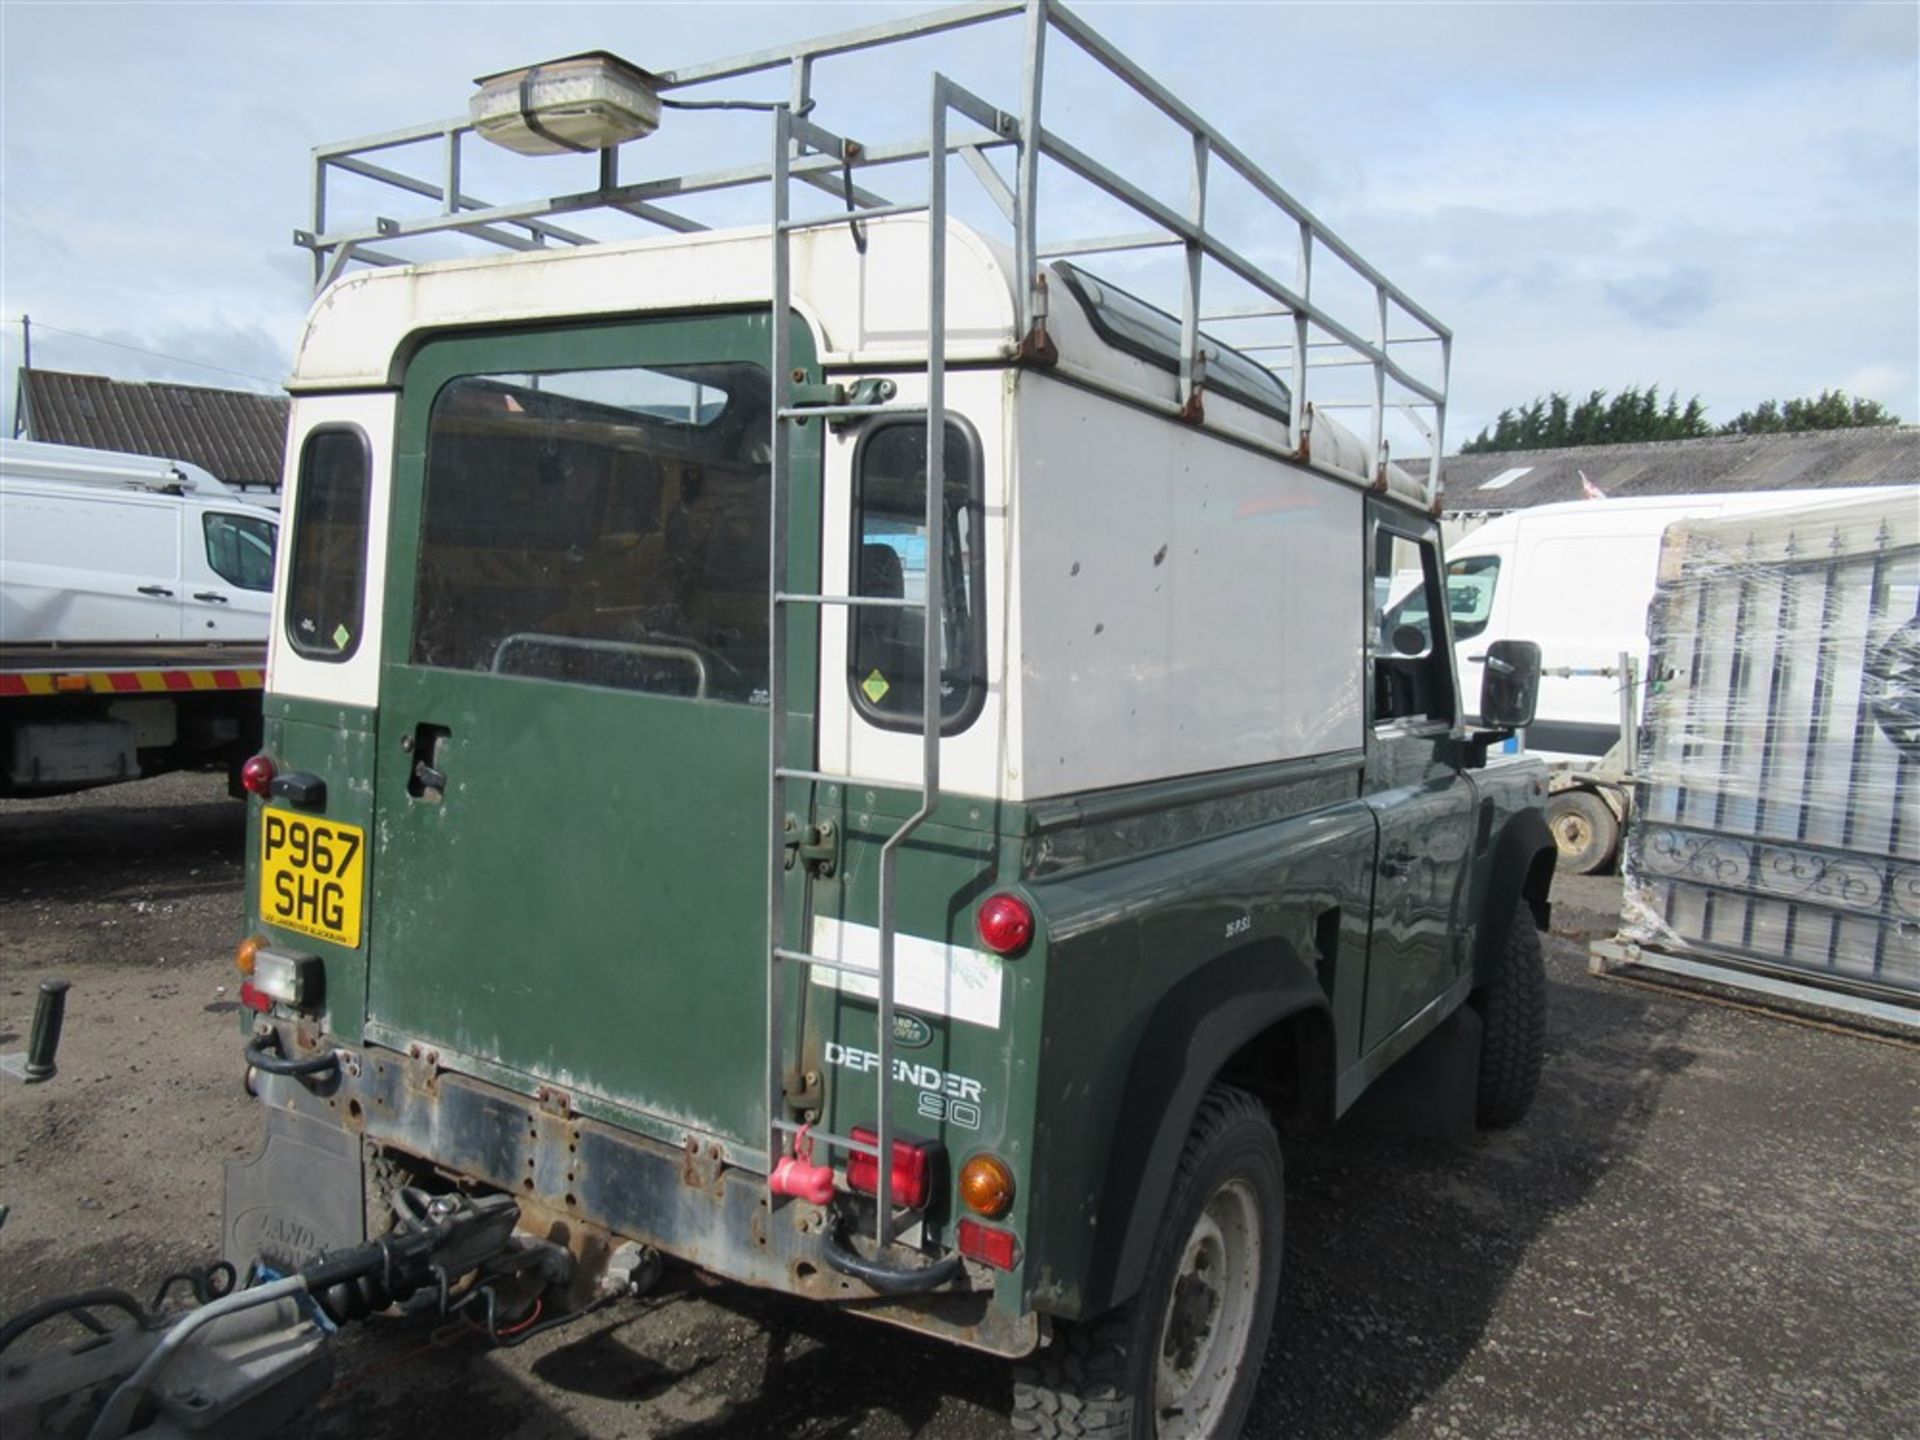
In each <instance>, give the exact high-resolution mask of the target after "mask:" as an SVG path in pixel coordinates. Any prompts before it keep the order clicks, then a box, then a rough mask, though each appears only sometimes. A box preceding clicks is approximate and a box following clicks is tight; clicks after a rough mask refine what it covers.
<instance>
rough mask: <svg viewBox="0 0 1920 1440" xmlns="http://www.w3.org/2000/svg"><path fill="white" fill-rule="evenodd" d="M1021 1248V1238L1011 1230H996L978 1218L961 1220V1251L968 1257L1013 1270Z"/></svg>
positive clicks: (996, 1267) (998, 1268) (998, 1267)
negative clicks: (983, 1223)
mask: <svg viewBox="0 0 1920 1440" xmlns="http://www.w3.org/2000/svg"><path fill="white" fill-rule="evenodd" d="M1019 1249H1020V1241H1019V1238H1018V1237H1017V1236H1015V1235H1014V1233H1013V1232H1012V1231H1011V1230H996V1229H994V1228H993V1226H991V1225H982V1224H981V1223H980V1222H979V1221H978V1220H962V1221H961V1222H960V1253H961V1254H962V1255H965V1256H966V1257H967V1258H968V1259H971V1260H978V1261H979V1262H980V1263H981V1264H982V1265H991V1266H993V1268H994V1269H996V1270H1011V1269H1013V1266H1014V1262H1015V1261H1016V1260H1017V1259H1019Z"/></svg>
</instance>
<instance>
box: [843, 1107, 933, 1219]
mask: <svg viewBox="0 0 1920 1440" xmlns="http://www.w3.org/2000/svg"><path fill="white" fill-rule="evenodd" d="M853 1138H854V1139H856V1140H858V1141H860V1142H862V1143H863V1144H867V1145H878V1144H879V1143H880V1136H879V1135H878V1134H877V1133H875V1132H874V1131H873V1130H870V1129H868V1128H867V1127H866V1126H864V1125H856V1126H854V1127H853ZM936 1148H938V1147H937V1144H936V1143H934V1142H928V1141H915V1140H896V1141H894V1142H893V1203H894V1204H896V1205H904V1206H905V1207H906V1208H907V1209H909V1210H924V1209H926V1208H927V1195H928V1193H929V1192H930V1191H931V1190H932V1188H933V1187H932V1185H931V1183H930V1181H931V1179H932V1173H933V1152H934V1150H935V1149H936ZM847 1185H848V1187H849V1188H850V1189H854V1190H858V1191H859V1192H860V1193H861V1194H862V1195H872V1194H875V1193H876V1192H877V1191H878V1190H879V1188H880V1157H879V1156H878V1155H866V1154H862V1153H861V1152H860V1151H858V1150H856V1151H854V1152H853V1153H852V1154H851V1155H850V1156H848V1157H847Z"/></svg>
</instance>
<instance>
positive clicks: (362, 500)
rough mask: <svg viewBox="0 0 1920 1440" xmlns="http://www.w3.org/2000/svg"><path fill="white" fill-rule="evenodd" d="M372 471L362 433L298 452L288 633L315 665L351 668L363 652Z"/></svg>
mask: <svg viewBox="0 0 1920 1440" xmlns="http://www.w3.org/2000/svg"><path fill="white" fill-rule="evenodd" d="M371 470H372V456H371V455H370V453H369V452H368V449H367V437H366V436H364V435H362V434H361V433H360V432H359V431H358V430H349V429H326V430H315V431H314V432H313V433H312V434H310V435H308V436H307V438H306V442H305V444H304V445H302V446H301V449H300V474H299V478H298V484H299V490H298V493H297V494H296V496H295V499H294V508H293V521H292V524H293V534H292V538H291V539H290V541H289V542H288V543H290V544H291V545H292V546H293V555H292V559H291V562H290V563H289V566H288V569H287V603H286V614H287V621H286V624H287V631H286V633H287V641H288V643H289V644H291V645H292V646H293V648H294V649H295V650H296V651H298V652H299V653H300V654H302V655H305V656H306V657H308V658H309V659H312V660H331V661H340V660H345V659H346V658H347V657H348V656H350V655H352V654H353V653H354V651H356V650H358V649H359V648H360V618H361V615H362V613H363V612H362V606H363V591H364V588H365V581H366V568H367V491H368V487H369V485H370V483H371V475H370V472H371Z"/></svg>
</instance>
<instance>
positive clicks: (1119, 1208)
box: [1079, 941, 1335, 1317]
mask: <svg viewBox="0 0 1920 1440" xmlns="http://www.w3.org/2000/svg"><path fill="white" fill-rule="evenodd" d="M1334 1060H1335V1051H1334V1045H1333V1023H1332V1018H1331V1015H1330V1014H1329V1011H1328V1006H1327V998H1326V996H1325V994H1324V993H1323V992H1322V991H1321V989H1320V985H1319V982H1318V981H1317V980H1316V979H1315V978H1314V976H1313V973H1312V972H1311V970H1310V969H1309V968H1308V967H1307V965H1306V964H1305V963H1304V962H1303V961H1302V960H1300V958H1299V957H1298V956H1297V955H1296V954H1295V953H1294V950H1293V948H1292V947H1291V946H1290V945H1287V944H1284V943H1282V942H1277V941H1276V942H1267V943H1259V944H1254V945H1247V946H1243V947H1241V948H1239V949H1237V950H1233V951H1229V952H1227V953H1225V954H1222V955H1220V956H1218V957H1216V958H1215V959H1213V960H1211V961H1209V962H1207V963H1206V964H1205V965H1202V966H1201V967H1200V968H1199V969H1197V970H1195V971H1193V972H1192V973H1191V974H1189V975H1188V976H1187V977H1186V978H1185V979H1183V980H1182V981H1181V982H1180V983H1179V984H1177V985H1175V986H1174V987H1173V988H1172V989H1171V990H1169V991H1168V992H1167V993H1166V994H1165V995H1164V996H1163V997H1162V998H1161V1000H1160V1002H1159V1003H1158V1004H1157V1005H1156V1006H1155V1007H1154V1009H1153V1012H1152V1013H1151V1015H1149V1016H1148V1019H1147V1023H1146V1026H1145V1028H1144V1029H1143V1031H1142V1033H1141V1038H1140V1042H1139V1044H1138V1046H1137V1047H1136V1048H1135V1051H1134V1055H1133V1060H1132V1064H1131V1066H1130V1067H1129V1070H1128V1076H1127V1084H1126V1089H1125V1092H1124V1094H1123V1097H1122V1102H1121V1106H1120V1110H1119V1117H1120V1119H1119V1124H1118V1125H1117V1126H1116V1128H1115V1131H1114V1138H1113V1144H1112V1147H1111V1149H1110V1150H1109V1152H1108V1156H1107V1163H1106V1173H1105V1178H1104V1183H1103V1186H1102V1189H1101V1198H1100V1208H1099V1223H1098V1225H1097V1226H1096V1228H1095V1240H1094V1250H1093V1256H1092V1264H1091V1265H1090V1266H1089V1268H1088V1275H1087V1281H1086V1284H1085V1286H1084V1288H1083V1289H1082V1291H1081V1295H1080V1301H1081V1304H1080V1306H1079V1311H1080V1315H1081V1316H1083V1317H1090V1316H1094V1315H1099V1314H1101V1313H1103V1312H1104V1311H1107V1310H1109V1309H1111V1308H1113V1307H1114V1306H1116V1305H1119V1304H1121V1303H1123V1302H1125V1301H1126V1300H1128V1299H1130V1298H1131V1297H1132V1296H1133V1295H1134V1293H1135V1292H1136V1291H1138V1289H1139V1288H1140V1284H1141V1280H1142V1278H1143V1276H1144V1274H1145V1271H1146V1267H1147V1260H1148V1257H1149V1255H1150V1253H1151V1252H1152V1249H1153V1241H1154V1237H1155V1235H1156V1233H1157V1231H1158V1227H1159V1223H1160V1217H1161V1214H1162V1213H1163V1211H1164V1210H1165V1209H1166V1204H1167V1196H1168V1194H1169V1193H1170V1192H1171V1190H1172V1187H1173V1182H1174V1175H1175V1171H1176V1169H1177V1167H1178V1165H1179V1163H1180V1154H1181V1150H1182V1147H1183V1146H1184V1145H1185V1143H1186V1139H1187V1134H1188V1132H1189V1131H1190V1130H1191V1129H1192V1128H1193V1123H1194V1117H1195V1116H1196V1115H1197V1114H1198V1113H1199V1109H1200V1105H1201V1103H1202V1101H1203V1100H1204V1099H1205V1096H1206V1093H1207V1089H1208V1087H1209V1086H1211V1085H1212V1084H1213V1083H1214V1082H1215V1081H1217V1080H1218V1081H1226V1082H1228V1083H1231V1084H1235V1085H1238V1086H1241V1087H1243V1088H1245V1089H1248V1090H1251V1091H1253V1092H1254V1093H1255V1094H1257V1095H1259V1096H1260V1097H1261V1098H1262V1099H1263V1100H1265V1101H1266V1102H1267V1103H1268V1105H1269V1108H1270V1109H1272V1108H1281V1109H1283V1110H1285V1111H1286V1112H1289V1113H1292V1114H1300V1115H1303V1116H1304V1117H1305V1118H1309V1119H1311V1120H1315V1121H1321V1120H1327V1119H1330V1118H1331V1116H1332V1111H1333V1082H1334V1074H1335V1064H1334Z"/></svg>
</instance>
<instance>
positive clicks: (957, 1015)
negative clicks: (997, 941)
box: [808, 915, 1004, 1030]
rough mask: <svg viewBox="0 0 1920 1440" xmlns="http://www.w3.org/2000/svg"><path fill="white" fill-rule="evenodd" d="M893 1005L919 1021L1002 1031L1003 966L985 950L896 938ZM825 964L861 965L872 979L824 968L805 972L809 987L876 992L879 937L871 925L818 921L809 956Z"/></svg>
mask: <svg viewBox="0 0 1920 1440" xmlns="http://www.w3.org/2000/svg"><path fill="white" fill-rule="evenodd" d="M893 945H894V949H893V960H894V978H893V983H894V992H893V994H894V1000H895V1003H897V1004H899V1005H901V1006H904V1007H905V1008H907V1009H909V1010H916V1011H918V1012H920V1013H921V1014H922V1015H949V1016H952V1017H953V1018H954V1019H956V1020H965V1021H967V1022H968V1023H970V1024H973V1025H984V1026H986V1027H987V1028H988V1029H989V1030H998V1029H999V1028H1000V995H1001V991H1002V989H1003V988H1004V984H1003V976H1002V970H1001V966H1002V962H1001V960H1000V957H999V956H997V955H990V954H988V953H987V952H986V951H984V950H973V949H966V948H962V947H961V946H958V945H949V944H946V943H945V942H943V941H939V940H929V939H928V938H926V937H925V936H923V935H907V934H900V935H896V936H895V937H894V942H893ZM811 953H813V954H815V955H823V956H825V957H826V958H827V959H829V960H838V961H840V962H842V963H843V964H848V965H862V966H866V967H867V968H869V969H871V970H872V971H873V975H872V976H867V975H863V974H859V973H857V972H849V971H844V970H829V969H827V968H826V967H825V966H823V965H814V966H809V967H808V974H810V975H811V976H812V977H813V983H814V984H816V985H820V986H823V987H825V988H826V989H829V990H844V991H846V992H847V993H848V994H850V995H865V996H868V997H872V996H875V995H878V994H879V993H880V992H879V979H878V976H879V973H880V931H879V929H878V928H877V927H875V926H872V925H858V924H854V923H852V922H846V921H840V920H836V919H833V918H832V917H831V916H827V915H820V916H816V917H815V918H814V922H813V950H812V952H811Z"/></svg>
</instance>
